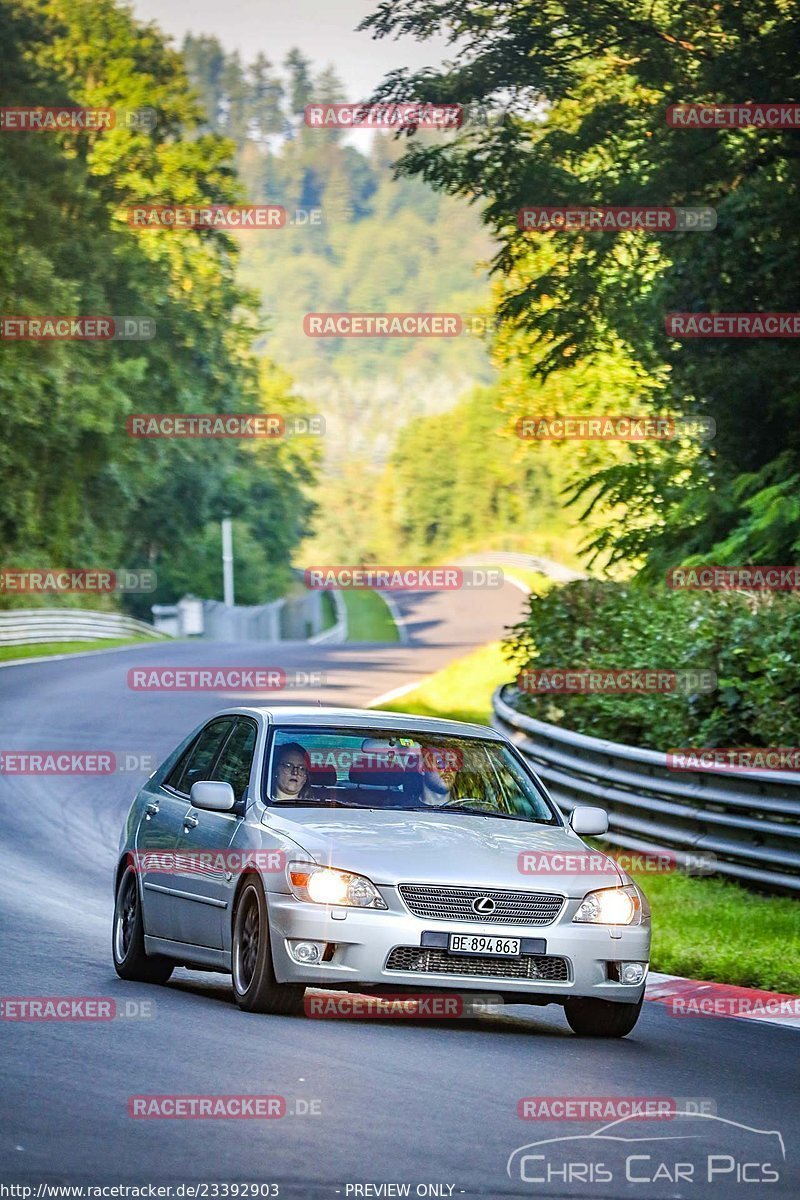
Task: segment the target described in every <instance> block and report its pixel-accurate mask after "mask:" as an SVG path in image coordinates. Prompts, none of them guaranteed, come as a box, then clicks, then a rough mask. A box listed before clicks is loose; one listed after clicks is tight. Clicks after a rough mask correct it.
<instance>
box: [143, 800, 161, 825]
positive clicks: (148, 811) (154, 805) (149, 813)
mask: <svg viewBox="0 0 800 1200" xmlns="http://www.w3.org/2000/svg"><path fill="white" fill-rule="evenodd" d="M157 812H158V801H157V800H150V801H149V803H148V805H147V807H146V808H145V810H144V819H145V821H149V820H150V818H151V817H154V816H155V815H156V813H157Z"/></svg>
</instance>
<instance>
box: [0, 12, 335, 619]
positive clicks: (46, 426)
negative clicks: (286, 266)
mask: <svg viewBox="0 0 800 1200" xmlns="http://www.w3.org/2000/svg"><path fill="white" fill-rule="evenodd" d="M0 23H1V25H0V56H2V59H1V61H0V68H1V69H0V77H1V78H2V84H0V89H2V103H3V104H13V105H21V104H28V105H33V104H46V105H87V106H100V107H105V108H113V109H117V110H120V111H125V110H131V109H135V108H138V107H141V106H147V107H148V108H151V109H154V110H155V111H156V112H157V114H158V124H157V125H156V127H155V129H153V130H152V131H150V132H144V131H142V130H140V129H138V128H136V127H133V126H128V125H127V124H126V123H125V122H124V121H118V122H117V124H116V126H115V128H113V129H111V130H105V131H90V132H80V133H74V132H59V133H14V134H6V135H4V137H3V138H2V140H1V141H0V297H1V299H2V311H3V312H4V313H8V314H21V315H25V316H33V315H57V314H63V315H77V314H101V313H105V314H108V315H115V316H143V317H149V318H152V319H154V320H155V323H156V336H155V337H154V338H153V339H152V340H150V341H139V342H115V341H110V342H96V343H88V342H87V343H80V342H25V341H19V342H5V343H4V345H3V359H4V363H3V371H2V375H0V412H2V417H3V423H4V432H5V434H6V439H5V441H4V444H3V447H2V449H0V469H2V473H3V486H2V488H1V489H0V544H1V545H2V548H3V559H4V561H5V562H6V563H8V564H13V565H54V566H58V565H68V566H88V565H92V564H95V565H102V566H105V567H122V566H131V567H140V566H144V565H147V566H149V567H152V568H155V570H156V571H157V573H158V574H159V576H160V581H161V582H160V587H159V591H158V592H157V593H156V595H155V596H150V597H137V598H132V599H131V600H130V607H132V608H133V610H134V611H137V612H138V613H140V614H141V615H148V611H149V604H150V603H151V602H152V601H153V600H154V599H156V600H167V599H175V598H176V595H177V594H178V593H176V588H183V587H185V586H189V587H191V590H193V591H195V592H198V591H201V590H202V589H204V588H205V589H209V590H208V591H207V593H206V594H208V595H211V596H213V595H219V593H220V589H221V580H220V578H219V576H220V571H219V569H217V570H216V571H214V570H212V569H211V564H210V546H211V545H212V543H213V538H214V531H215V529H216V523H217V522H218V520H219V518H220V517H221V516H222V515H223V514H224V513H225V512H227V511H231V512H232V513H233V515H235V516H236V517H237V518H238V519H239V521H240V523H241V537H242V538H243V539H244V544H246V545H248V546H250V545H251V544H252V543H254V542H257V543H258V545H257V546H253V554H252V557H251V562H249V563H248V564H247V565H246V567H245V568H244V569H245V577H246V578H247V577H248V576H249V578H250V581H251V584H250V587H251V592H252V594H253V595H254V598H256V599H258V600H265V599H268V598H269V597H270V596H271V595H274V594H275V590H276V588H278V587H279V586H280V585H281V581H282V579H283V578H284V577H285V573H286V568H287V564H288V561H289V557H290V554H291V552H292V550H293V548H294V545H295V544H296V542H297V540H298V539H299V537H300V536H301V535H302V533H303V532H304V530H305V524H306V521H307V518H308V515H309V505H308V501H307V500H306V499H305V497H304V492H303V487H302V482H301V481H300V480H299V478H296V475H298V476H299V474H302V473H304V474H305V477H306V478H308V477H309V476H310V472H311V471H312V470H313V458H311V457H308V456H307V457H306V459H305V461H304V462H303V463H302V472H299V471H296V469H295V468H296V467H298V466H299V461H298V460H297V456H296V453H295V452H294V451H292V450H291V449H290V448H286V447H276V446H275V445H269V446H264V447H262V448H260V449H258V450H256V451H255V452H253V451H251V449H250V448H249V447H246V446H245V447H243V446H241V445H236V444H233V443H230V442H224V441H215V442H212V443H209V442H207V441H203V440H197V441H163V440H153V441H141V440H136V439H133V438H130V437H128V436H127V434H126V431H125V418H126V416H127V415H128V414H130V413H133V412H165V413H173V412H178V413H180V412H212V413H226V412H235V411H254V410H255V411H258V410H260V409H262V408H263V407H264V406H265V405H267V404H270V405H273V406H274V407H273V411H275V409H276V408H277V409H278V410H280V409H281V408H282V407H283V405H284V403H285V404H286V405H287V406H289V407H290V406H291V404H292V398H291V396H290V394H289V387H288V382H287V381H286V380H285V378H284V377H281V376H278V375H277V374H274V373H272V372H270V370H269V369H268V368H266V369H265V370H264V372H263V377H262V380H261V381H259V378H258V371H257V368H256V362H255V360H254V358H253V357H252V355H251V351H250V346H251V343H252V339H253V336H254V333H255V332H256V329H257V326H256V319H255V308H254V303H253V301H252V299H251V298H250V297H249V296H248V295H247V293H246V292H244V291H243V290H242V288H241V286H240V285H239V283H238V282H237V280H236V259H237V253H236V247H235V245H234V243H233V242H232V240H231V239H230V238H229V237H227V236H225V235H224V234H220V233H218V232H216V231H212V232H205V231H200V232H197V231H191V230H189V231H180V232H173V231H161V230H157V231H150V230H148V231H138V230H135V229H132V228H130V227H129V226H128V225H127V223H126V221H125V217H124V212H123V210H124V208H125V207H126V206H128V205H131V204H133V203H164V202H179V203H188V204H199V203H203V202H222V203H225V202H232V201H235V200H237V199H238V198H239V196H238V185H237V183H236V181H235V177H234V173H233V167H232V163H231V161H230V156H231V150H232V144H231V143H229V142H226V141H225V140H223V139H222V138H220V137H219V136H217V135H216V134H211V133H204V132H202V130H201V128H200V122H201V111H200V109H199V108H198V106H197V104H196V102H195V100H194V98H193V96H192V93H191V90H190V87H189V84H188V80H187V78H186V75H185V72H184V69H183V66H182V63H181V60H180V58H179V56H178V55H177V54H176V53H175V52H174V51H172V50H171V49H169V48H168V47H167V45H166V44H165V42H164V40H163V39H162V37H161V35H160V34H159V33H158V31H157V30H156V29H155V27H152V26H144V25H141V24H139V23H137V22H136V21H134V19H133V18H132V16H131V14H130V11H129V10H128V9H127V8H123V7H120V6H117V5H116V4H115V3H113V0H75V2H74V3H72V4H70V5H69V6H68V8H67V9H63V8H62V6H60V5H59V4H57V3H54V2H53V3H50V2H46V3H43V4H42V3H38V2H37V0H14V2H13V3H11V4H7V5H4V6H3V7H2V8H1V9H0ZM212 49H213V48H212ZM218 65H219V64H218ZM212 74H213V71H212ZM218 82H219V86H220V87H225V86H227V84H226V81H225V79H224V78H223V73H222V70H221V68H220V79H219V81H218ZM278 380H280V384H278ZM289 514H291V515H289ZM287 517H288V519H287ZM247 539H249V541H248V540H247ZM195 567H197V570H195ZM215 577H216V582H215V581H214V580H215ZM26 601H27V598H25V597H18V598H16V603H25V602H26ZM0 603H3V604H7V603H9V598H8V597H7V596H4V597H3V598H2V600H1V601H0Z"/></svg>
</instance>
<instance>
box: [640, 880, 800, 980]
mask: <svg viewBox="0 0 800 1200" xmlns="http://www.w3.org/2000/svg"><path fill="white" fill-rule="evenodd" d="M635 878H636V882H637V883H640V884H641V886H642V888H643V890H644V891H645V892H646V894H647V898H648V899H649V901H650V906H651V908H652V910H653V950H652V955H651V967H652V969H653V970H654V971H663V972H665V973H666V974H667V975H686V976H688V977H689V978H690V979H717V980H719V981H720V982H721V983H736V984H741V985H742V986H743V987H760V988H766V989H767V990H770V991H776V992H790V993H800V902H798V901H797V900H794V899H792V897H791V896H760V895H757V894H756V893H754V892H749V891H747V890H746V889H745V888H742V887H739V885H738V884H736V883H732V882H730V881H729V880H727V879H722V878H709V877H703V878H699V877H697V876H689V875H681V874H679V873H678V872H676V873H675V874H671V875H646V876H635Z"/></svg>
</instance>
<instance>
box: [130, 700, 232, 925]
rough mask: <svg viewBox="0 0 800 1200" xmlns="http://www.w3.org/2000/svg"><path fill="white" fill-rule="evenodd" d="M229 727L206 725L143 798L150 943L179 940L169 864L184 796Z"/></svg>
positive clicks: (228, 723) (141, 844)
mask: <svg viewBox="0 0 800 1200" xmlns="http://www.w3.org/2000/svg"><path fill="white" fill-rule="evenodd" d="M234 724H235V717H232V716H228V717H215V718H214V720H213V721H209V723H208V725H206V726H204V728H203V729H201V730H200V733H199V734H198V735H197V737H196V738H195V739H194V741H193V742H192V744H191V745H190V746H189V747H187V749H186V750H185V751H184V753H183V754H182V755H181V757H180V758H179V759H178V762H177V763H176V764H175V766H174V767H173V768H172V770H171V771H170V773H169V775H168V776H167V778H166V779H165V780H164V781H163V783H162V784H161V786H160V787H156V788H153V790H152V792H151V793H150V794H149V795H148V798H147V803H146V805H145V813H144V819H143V820H142V822H141V824H140V826H139V833H138V837H137V847H136V848H137V850H138V851H139V853H140V858H139V862H140V870H141V873H142V909H143V913H144V928H145V933H146V934H148V935H149V936H150V937H160V938H169V939H170V940H172V941H180V940H181V939H180V937H179V928H178V917H179V913H178V910H177V900H178V898H179V897H178V892H179V891H180V881H179V876H178V874H177V872H176V870H175V866H174V862H175V853H176V851H177V850H178V848H179V845H180V838H181V835H182V833H183V829H184V824H185V820H186V816H187V814H188V812H189V809H190V807H191V806H190V802H189V791H190V790H191V786H192V784H193V783H194V781H195V780H196V779H206V778H208V773H210V772H211V771H212V770H213V767H214V764H215V762H216V760H217V757H218V756H219V752H220V750H221V749H222V747H223V746H224V744H225V742H226V741H227V739H228V737H229V735H230V733H231V731H232V729H233V727H234ZM145 851H152V852H157V853H158V857H156V858H154V859H148V857H147V855H145V857H143V858H142V857H141V855H142V854H143V853H144V852H145ZM161 856H163V857H161ZM153 864H154V865H153Z"/></svg>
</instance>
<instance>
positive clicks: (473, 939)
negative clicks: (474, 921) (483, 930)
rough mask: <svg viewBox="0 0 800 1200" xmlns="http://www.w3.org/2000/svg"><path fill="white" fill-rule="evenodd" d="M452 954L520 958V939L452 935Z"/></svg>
mask: <svg viewBox="0 0 800 1200" xmlns="http://www.w3.org/2000/svg"><path fill="white" fill-rule="evenodd" d="M449 950H450V953H451V954H488V955H490V956H491V957H492V958H519V956H520V954H521V952H522V951H521V948H520V939H519V938H507V937H484V936H482V935H481V934H472V933H451V934H450V946H449Z"/></svg>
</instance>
